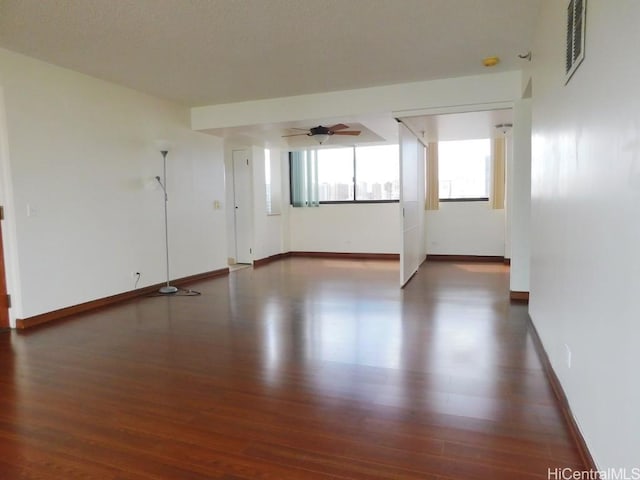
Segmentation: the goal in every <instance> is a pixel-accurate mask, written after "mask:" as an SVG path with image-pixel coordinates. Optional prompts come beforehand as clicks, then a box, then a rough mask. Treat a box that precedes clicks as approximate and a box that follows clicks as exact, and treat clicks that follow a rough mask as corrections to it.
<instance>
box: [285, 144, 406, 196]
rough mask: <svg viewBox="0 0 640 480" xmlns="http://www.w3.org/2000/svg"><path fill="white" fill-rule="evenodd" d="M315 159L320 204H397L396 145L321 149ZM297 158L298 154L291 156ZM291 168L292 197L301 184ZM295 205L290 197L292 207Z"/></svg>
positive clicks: (398, 191)
mask: <svg viewBox="0 0 640 480" xmlns="http://www.w3.org/2000/svg"><path fill="white" fill-rule="evenodd" d="M311 152H315V153H316V155H315V157H316V158H317V178H318V179H317V187H318V199H319V201H320V203H340V202H350V203H353V202H363V203H370V202H397V201H398V200H399V198H400V160H399V150H398V145H377V146H367V147H348V148H322V149H318V150H316V151H310V152H308V153H307V155H308V154H309V153H311ZM294 156H296V157H297V156H299V154H298V153H295V155H294V154H292V155H291V158H292V159H293V157H294ZM297 178H298V173H297V172H295V175H294V172H293V169H292V197H293V196H294V191H295V190H297V189H296V188H295V185H294V184H295V183H296V182H298V181H301V179H297ZM301 203H303V202H297V201H295V199H293V198H292V204H293V205H294V206H296V205H297V204H301Z"/></svg>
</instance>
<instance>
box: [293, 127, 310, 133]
mask: <svg viewBox="0 0 640 480" xmlns="http://www.w3.org/2000/svg"><path fill="white" fill-rule="evenodd" d="M288 130H302V131H304V132H308V131H309V129H308V128H298V127H289V128H288Z"/></svg>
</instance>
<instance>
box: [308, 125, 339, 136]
mask: <svg viewBox="0 0 640 480" xmlns="http://www.w3.org/2000/svg"><path fill="white" fill-rule="evenodd" d="M307 135H309V136H310V137H313V136H314V135H333V132H332V131H331V129H330V128H328V127H323V126H322V125H318V126H317V127H313V128H310V129H309V133H308V134H307Z"/></svg>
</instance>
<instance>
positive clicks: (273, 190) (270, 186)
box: [264, 148, 282, 215]
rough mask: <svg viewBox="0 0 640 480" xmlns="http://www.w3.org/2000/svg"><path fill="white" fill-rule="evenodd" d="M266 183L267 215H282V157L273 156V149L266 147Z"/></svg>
mask: <svg viewBox="0 0 640 480" xmlns="http://www.w3.org/2000/svg"><path fill="white" fill-rule="evenodd" d="M264 183H265V187H266V188H265V189H266V201H267V215H280V198H281V195H282V194H281V187H280V159H279V158H277V156H275V157H274V158H271V150H269V149H268V148H265V149H264Z"/></svg>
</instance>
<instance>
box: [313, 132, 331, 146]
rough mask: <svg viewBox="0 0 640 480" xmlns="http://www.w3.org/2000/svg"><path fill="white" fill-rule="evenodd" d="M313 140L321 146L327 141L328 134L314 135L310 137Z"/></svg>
mask: <svg viewBox="0 0 640 480" xmlns="http://www.w3.org/2000/svg"><path fill="white" fill-rule="evenodd" d="M311 136H312V137H313V138H315V139H316V141H317V142H318V143H319V144H320V145H322V144H323V143H324V142H326V141H327V140H329V134H328V133H316V134H315V135H311Z"/></svg>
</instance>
